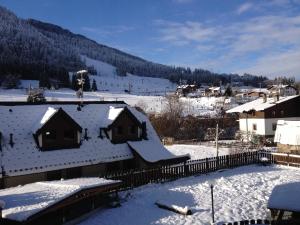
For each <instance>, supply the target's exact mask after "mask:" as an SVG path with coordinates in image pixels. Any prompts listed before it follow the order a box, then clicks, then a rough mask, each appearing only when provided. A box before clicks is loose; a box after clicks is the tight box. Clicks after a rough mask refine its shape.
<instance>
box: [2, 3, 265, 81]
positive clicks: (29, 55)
mask: <svg viewBox="0 0 300 225" xmlns="http://www.w3.org/2000/svg"><path fill="white" fill-rule="evenodd" d="M82 56H87V57H89V58H92V59H96V60H99V61H103V62H106V63H109V64H111V65H113V66H115V67H116V68H117V73H118V75H120V76H126V73H131V74H135V75H138V76H150V77H162V78H167V79H169V80H171V81H172V82H177V83H178V82H179V81H180V80H187V81H188V82H189V83H194V82H196V83H202V82H205V83H209V84H219V82H220V81H222V83H223V84H225V83H228V82H231V81H245V80H246V83H247V84H250V85H258V83H259V82H261V81H262V80H264V79H266V78H263V77H257V76H252V75H247V76H239V75H229V74H216V73H212V72H210V71H207V70H203V69H195V70H191V69H190V68H183V67H172V66H166V65H162V64H159V63H153V62H150V61H147V60H144V59H142V58H139V57H136V56H133V55H130V54H127V53H125V52H122V51H120V50H117V49H114V48H111V47H108V46H105V45H101V44H99V43H97V42H95V41H93V40H90V39H88V38H86V37H84V36H82V35H79V34H74V33H72V32H70V31H68V30H66V29H63V28H61V27H59V26H57V25H53V24H49V23H44V22H40V21H37V20H33V19H29V20H24V19H20V18H18V17H17V16H16V15H15V14H14V13H12V12H10V11H9V10H7V9H5V8H3V7H1V6H0V82H3V81H5V80H7V79H12V78H13V79H15V78H16V79H17V78H22V79H39V80H44V81H45V80H47V79H54V80H58V81H59V82H61V83H62V84H63V85H65V86H68V84H69V81H68V79H69V77H68V71H76V70H78V69H83V68H87V66H86V65H85V62H84V60H83V57H82ZM87 69H89V70H90V71H91V72H92V73H93V72H95V71H94V70H93V68H87Z"/></svg>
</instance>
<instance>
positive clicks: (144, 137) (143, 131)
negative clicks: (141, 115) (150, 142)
mask: <svg viewBox="0 0 300 225" xmlns="http://www.w3.org/2000/svg"><path fill="white" fill-rule="evenodd" d="M142 138H143V139H146V140H147V139H148V138H147V128H146V122H142Z"/></svg>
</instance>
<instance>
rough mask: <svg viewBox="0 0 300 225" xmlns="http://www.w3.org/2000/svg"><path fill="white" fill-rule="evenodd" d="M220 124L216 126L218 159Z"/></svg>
mask: <svg viewBox="0 0 300 225" xmlns="http://www.w3.org/2000/svg"><path fill="white" fill-rule="evenodd" d="M218 142H219V124H218V123H217V126H216V149H217V157H219V143H218Z"/></svg>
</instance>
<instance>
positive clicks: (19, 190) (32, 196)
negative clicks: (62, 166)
mask: <svg viewBox="0 0 300 225" xmlns="http://www.w3.org/2000/svg"><path fill="white" fill-rule="evenodd" d="M118 183H120V181H115V180H106V179H103V178H79V179H70V180H59V181H46V182H36V183H31V184H27V185H24V186H18V187H13V188H7V189H3V190H0V199H1V200H3V201H4V202H5V207H4V209H3V211H2V216H3V217H4V218H7V219H12V220H17V221H24V220H26V219H27V218H29V217H30V216H32V215H34V214H36V213H37V212H39V211H41V210H43V209H45V208H47V207H49V206H51V205H54V204H55V203H57V202H59V201H61V200H62V199H65V198H66V197H68V196H71V195H73V194H75V193H77V192H79V191H81V190H84V189H88V188H93V187H100V186H107V185H111V184H118Z"/></svg>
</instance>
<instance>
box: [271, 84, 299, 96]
mask: <svg viewBox="0 0 300 225" xmlns="http://www.w3.org/2000/svg"><path fill="white" fill-rule="evenodd" d="M268 91H269V95H270V97H272V96H275V95H276V94H279V95H280V96H292V95H296V94H298V90H297V88H295V87H294V86H292V85H282V84H280V85H272V86H270V87H269V88H268Z"/></svg>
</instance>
